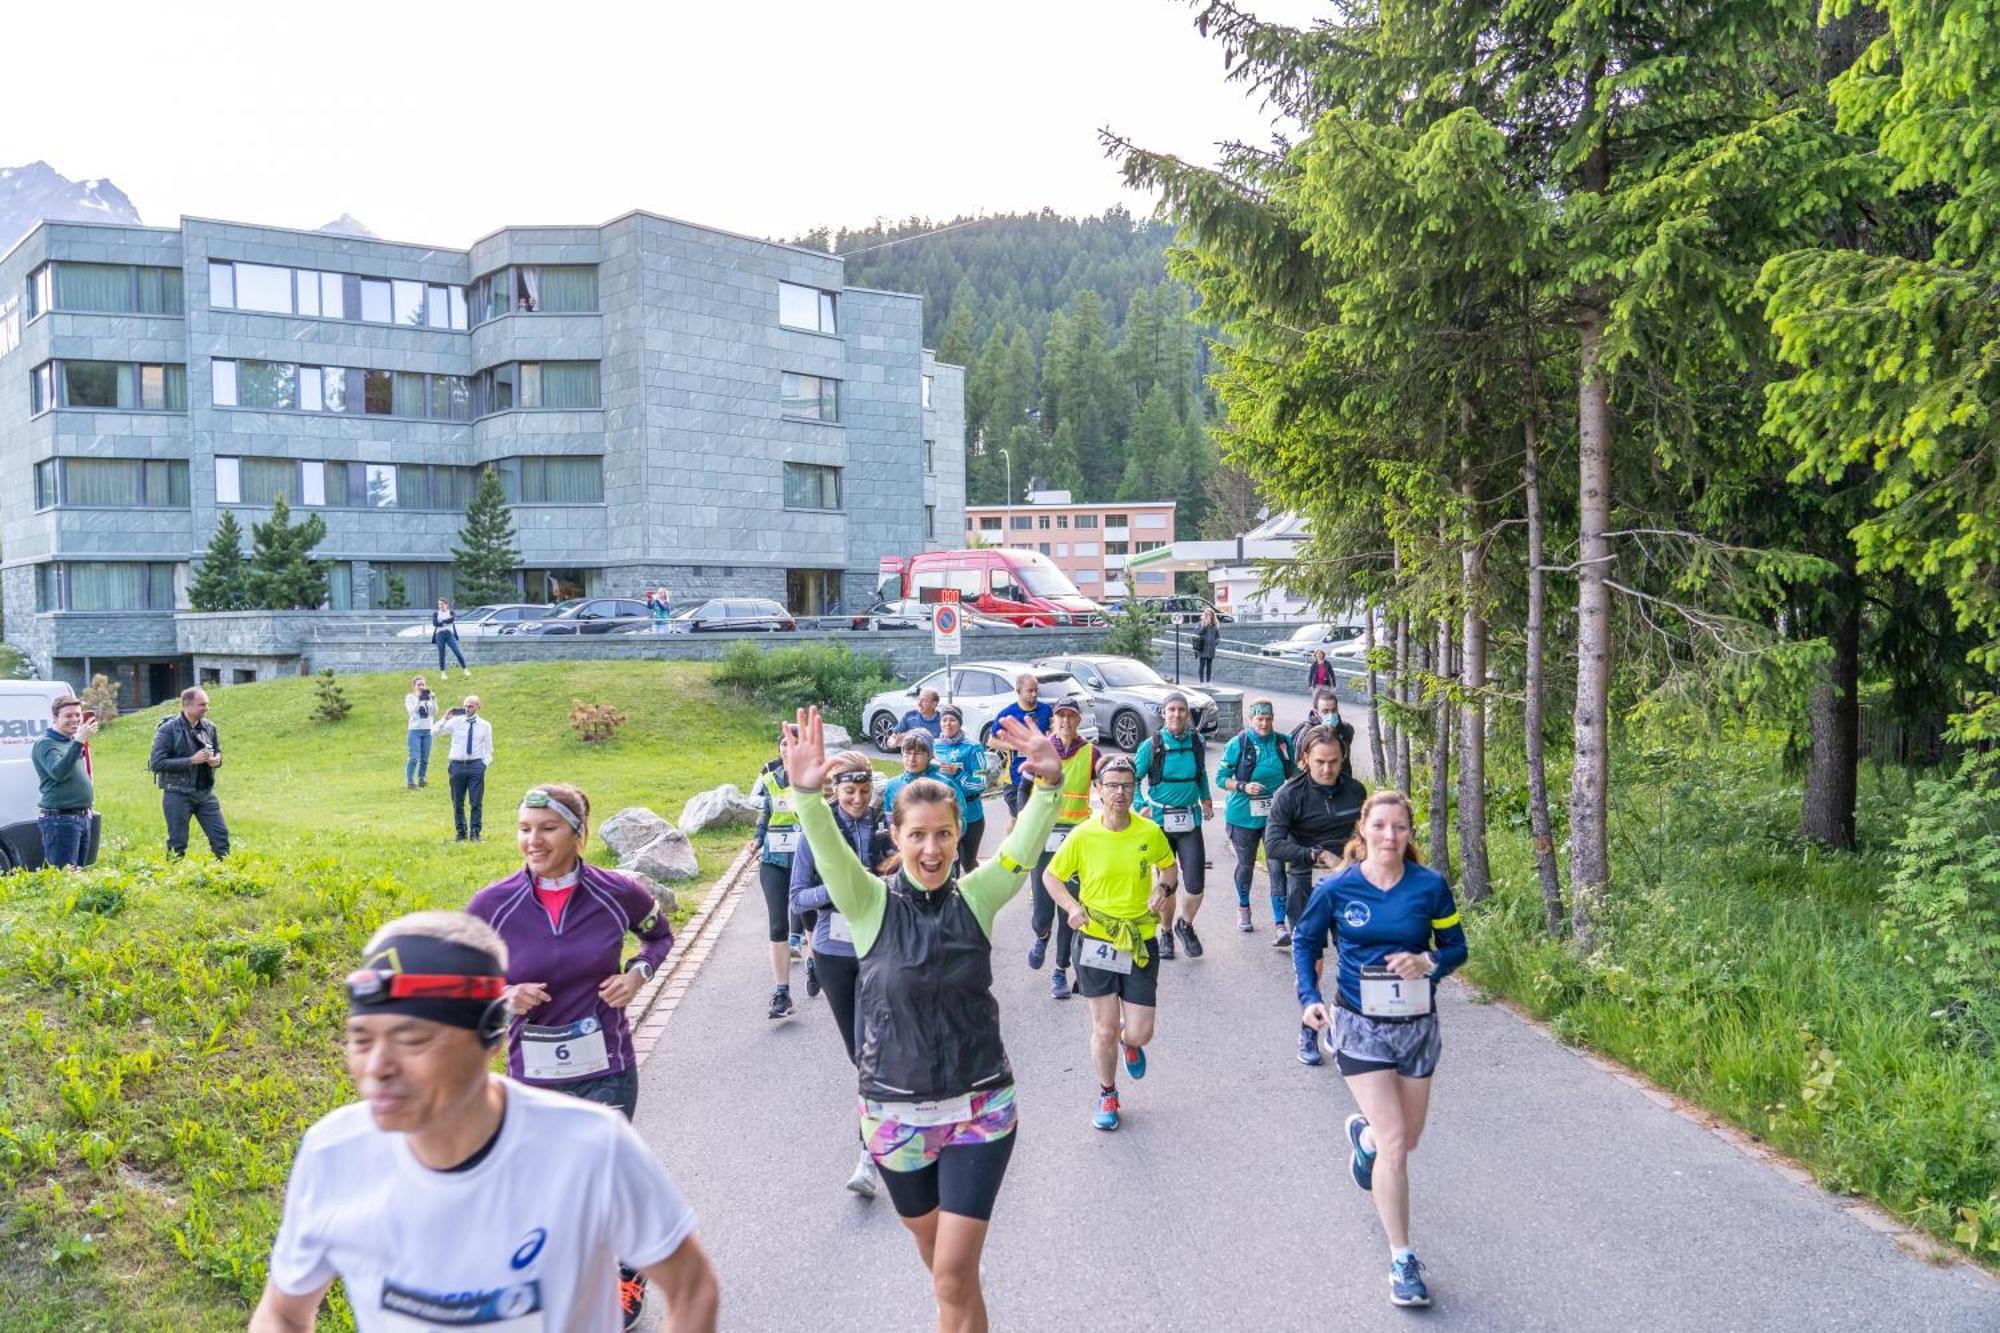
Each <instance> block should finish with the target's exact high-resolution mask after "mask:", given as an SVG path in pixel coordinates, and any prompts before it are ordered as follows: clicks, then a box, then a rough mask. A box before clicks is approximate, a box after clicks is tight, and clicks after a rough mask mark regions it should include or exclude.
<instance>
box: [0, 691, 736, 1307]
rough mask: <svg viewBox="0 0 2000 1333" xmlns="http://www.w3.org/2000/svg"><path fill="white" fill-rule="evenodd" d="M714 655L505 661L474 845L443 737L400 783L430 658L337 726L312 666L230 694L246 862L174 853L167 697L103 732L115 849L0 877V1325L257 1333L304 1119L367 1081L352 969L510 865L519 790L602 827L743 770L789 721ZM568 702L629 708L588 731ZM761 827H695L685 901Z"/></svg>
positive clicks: (233, 779)
mask: <svg viewBox="0 0 2000 1333" xmlns="http://www.w3.org/2000/svg"><path fill="white" fill-rule="evenodd" d="M708 677H709V668H707V667H704V666H698V665H692V664H661V663H636V662H635V663H602V664H584V665H575V664H553V665H547V666H526V667H497V668H493V669H491V670H486V669H482V670H481V671H480V672H479V673H478V674H477V676H476V677H474V679H473V681H472V682H467V683H468V684H475V685H476V687H477V690H478V692H479V693H480V695H481V697H482V699H483V700H484V709H485V711H484V716H485V717H486V718H487V719H488V720H490V721H491V722H492V723H493V725H494V730H495V734H496V736H497V738H498V746H497V754H496V760H495V763H494V765H493V767H492V770H491V772H490V773H489V776H488V780H487V804H486V812H487V827H488V830H489V834H488V841H486V842H485V843H483V844H481V845H479V846H477V847H472V846H469V845H465V846H461V845H455V844H453V843H452V841H451V830H452V824H451V812H450V804H449V797H448V793H447V790H446V787H445V783H444V771H443V770H444V764H443V761H442V758H441V757H440V758H439V759H438V760H437V762H436V763H434V765H433V768H432V776H431V786H430V787H429V789H427V790H425V791H421V792H407V791H405V790H404V788H403V757H404V748H403V747H404V741H403V733H404V715H403V708H402V699H403V694H404V691H405V689H406V688H407V682H408V677H407V676H403V675H395V676H388V675H376V676H358V677H345V678H343V680H342V685H343V688H344V689H345V691H346V693H347V696H348V698H349V700H350V701H351V702H352V704H353V706H354V707H353V711H352V712H351V713H350V714H349V715H348V717H347V719H346V720H345V721H344V722H341V723H339V724H338V725H334V726H327V725H323V724H318V723H314V722H311V721H309V720H308V719H309V716H310V714H311V711H312V707H313V702H314V685H313V682H311V681H309V680H287V681H281V682H273V683H269V684H263V685H245V686H236V687H233V688H230V689H227V690H218V691H216V692H215V699H214V707H213V711H212V716H213V717H214V718H215V720H216V722H217V724H218V726H219V727H220V729H221V736H222V745H223V752H224V755H225V763H224V765H223V767H222V769H221V770H220V774H219V790H220V792H221V795H222V799H223V806H224V810H225V812H226V814H227V817H228V820H229V826H230V833H231V836H232V839H233V841H234V842H235V844H236V847H237V849H238V852H239V855H237V856H235V857H232V860H231V862H230V863H229V864H228V865H226V866H218V865H216V864H215V863H213V862H212V861H211V860H210V859H209V856H208V853H207V850H206V847H205V845H204V843H203V841H202V839H201V836H200V834H199V832H198V831H194V832H193V833H192V846H193V848H194V850H193V851H192V852H191V853H190V855H189V857H188V860H187V862H186V863H184V864H182V865H179V866H173V865H169V864H167V863H166V861H165V858H164V854H163V851H162V824H161V819H160V808H159V793H158V791H157V789H156V788H155V787H154V786H153V785H152V782H151V780H150V777H149V775H148V774H147V773H146V771H145V756H146V749H147V746H148V744H149V743H150V740H151V736H152V732H153V724H154V720H155V719H156V718H157V717H158V716H160V715H161V712H162V711H164V710H155V711H154V712H152V713H149V714H146V715H140V716H132V717H127V718H123V719H121V720H120V721H119V722H118V723H116V724H115V725H114V726H113V727H111V728H110V729H109V730H107V731H106V732H105V733H104V734H103V735H102V736H100V737H99V739H98V742H97V744H96V745H95V747H94V754H95V757H96V769H97V784H98V802H99V807H100V808H101V809H102V811H103V812H104V817H105V830H106V835H105V851H104V855H103V857H102V858H101V862H100V866H99V867H98V868H97V869H95V870H93V871H92V872H89V873H88V874H86V875H83V876H64V875H61V874H57V873H51V872H44V873H40V874H36V875H22V876H12V877H8V878H5V879H0V996H4V1005H5V1012H6V1013H7V1014H8V1015H9V1016H10V1021H9V1022H8V1023H6V1024H5V1025H4V1026H0V1186H4V1187H5V1189H4V1192H0V1227H3V1228H4V1234H0V1310H5V1311H6V1314H5V1316H4V1317H0V1324H4V1326H5V1327H6V1328H8V1329H9V1330H30V1329H37V1330H39V1329H48V1330H54V1329H63V1330H73V1329H91V1328H114V1327H115V1328H118V1329H121V1330H122V1329H153V1328H160V1329H176V1330H183V1329H209V1328H215V1329H224V1328H238V1329H240V1328H241V1327H242V1326H243V1324H244V1322H245V1319H246V1312H247V1309H248V1305H247V1302H249V1301H250V1300H252V1299H254V1296H255V1293H256V1291H257V1290H258V1289H259V1287H260V1286H261V1283H262V1268H263V1256H264V1254H265V1253H266V1252H267V1250H268V1248H269V1245H270V1240H271V1236H272V1234H273V1232H274V1231H275V1228H276V1222H277V1208H278V1203H279V1200H280V1198H281V1196H282V1190H283V1182H284V1178H285V1174H286V1171H287V1170H288V1168H289V1165H290V1159H291V1154H292V1152H293V1150H294V1148H295V1147H296V1146H297V1143H298V1136H299V1134H300V1132H301V1131H302V1130H303V1129H304V1128H305V1126H306V1125H307V1124H309V1123H310V1122H311V1121H312V1120H313V1119H315V1118H316V1117H317V1116H319V1115H320V1114H321V1113H323V1112H324V1111H326V1110H327V1109H329V1108H330V1107H332V1106H334V1105H337V1104H339V1103H340V1102H341V1101H343V1100H345V1099H346V1097H347V1095H348V1094H347V1089H346V1087H345V1083H344V1079H343V1077H342V1076H341V1073H340V1067H339V1061H338V1052H337V1050H336V1048H335V1045H334V1039H335V1036H336V1034H337V1033H338V1030H339V1028H338V1025H339V1021H340V1018H341V1015H342V1014H343V1012H344V1001H343V1000H342V998H341V997H340V995H339V992H338V988H337V985H336V978H337V977H338V976H339V975H340V973H341V972H342V971H344V970H345V969H346V968H347V967H349V966H351V965H352V962H353V959H354V957H355V955H356V951H357V950H358V947H359V945H360V943H361V941H362V940H364V939H365V938H366V936H367V935H368V933H369V932H370V931H371V930H372V929H373V928H374V927H375V926H376V925H377V924H379V923H380V922H381V921H382V920H384V919H386V918H387V917H389V916H391V915H393V914H394V913H397V912H400V911H403V910H408V909H412V908H415V907H427V906H446V907H457V906H462V905H463V904H464V903H465V901H466V899H467V898H469V897H470V896H471V895H472V893H473V892H474V891H475V890H477V889H478V888H479V887H480V886H481V885H483V884H486V883H488V882H490V881H491V880H493V879H495V878H498V877H500V876H501V875H504V874H506V873H508V872H510V871H511V870H512V869H513V868H514V867H515V866H516V865H517V864H518V862H517V860H516V857H515V853H514V849H513V838H512V824H513V810H514V800H515V798H516V797H517V796H518V794H519V792H521V791H522V790H524V789H525V788H527V787H528V786H530V785H532V784H533V783H535V782H546V781H571V782H576V783H578V784H579V785H580V786H582V787H583V788H584V790H585V791H586V792H588V793H589V795H590V797H591V801H592V804H593V807H594V809H595V811H596V817H597V820H598V821H599V822H601V821H602V820H603V819H604V818H606V817H607V816H609V815H610V814H612V813H614V812H615V811H617V810H619V809H621V808H623V807H625V806H628V805H644V806H649V807H651V808H652V809H654V810H656V811H658V812H660V813H661V814H663V815H665V816H666V817H668V818H670V819H671V818H673V817H674V816H676V815H677V814H678V813H679V811H680V806H681V803H682V802H683V801H685V800H686V799H687V798H688V797H689V796H690V795H692V794H694V793H695V792H697V791H700V790H703V789H705V788H707V787H711V786H714V785H716V784H718V783H721V782H735V783H736V784H737V785H739V786H741V787H745V788H747V787H748V786H749V784H750V781H751V779H752V778H753V777H754V776H755V773H756V771H757V768H758V766H759V765H760V764H761V763H762V762H763V760H764V759H765V758H766V757H767V756H768V755H769V753H770V752H771V749H772V746H771V744H770V737H771V735H772V730H771V726H770V724H769V722H768V721H766V720H764V719H761V718H759V717H758V716H757V715H756V714H755V713H754V712H753V711H752V710H749V709H745V708H743V707H742V706H741V705H739V704H737V703H736V702H735V701H733V700H730V699H725V698H724V697H722V696H721V695H719V694H718V693H717V692H716V691H715V689H714V688H713V687H712V686H711V685H710V684H709V679H708ZM451 685H452V686H453V687H458V688H459V689H461V690H462V688H463V687H462V686H461V684H460V681H459V679H458V678H457V677H454V678H453V680H452V682H451ZM447 697H452V698H456V697H458V696H457V695H448V696H447ZM572 699H582V700H585V701H588V702H593V703H597V702H604V703H611V704H615V705H616V706H618V707H620V708H622V709H623V710H624V711H625V713H626V714H627V717H628V718H629V721H628V722H627V723H626V725H625V727H624V728H623V729H622V730H621V731H620V732H619V733H618V736H617V738H616V739H615V740H614V741H612V742H611V743H610V744H609V745H604V746H589V747H586V746H585V745H583V744H582V743H581V742H580V741H578V740H577V739H576V737H575V734H574V733H573V732H571V731H570V729H569V727H568V716H569V710H570V704H571V701H572ZM742 837H743V830H741V829H738V830H735V831H725V832H717V833H708V834H703V835H700V836H698V837H697V838H696V839H695V847H696V850H697V852H698V853H699V855H700V857H701V863H702V868H703V870H704V872H705V878H704V880H703V881H701V882H699V883H697V884H695V885H692V886H683V889H682V894H681V897H682V915H683V916H685V915H686V913H687V912H688V911H689V910H690V908H691V906H692V904H693V902H694V901H696V900H697V899H698V897H699V893H700V890H701V888H702V887H703V886H704V885H705V884H706V883H707V881H708V880H709V879H712V877H713V876H714V875H716V874H717V873H719V872H720V871H721V870H722V869H723V868H724V867H725V866H726V865H727V864H728V861H729V858H730V857H731V856H732V855H733V854H734V852H735V850H736V848H737V847H739V846H740V845H741V842H742ZM594 846H595V844H594ZM595 849H596V853H597V855H598V857H599V858H600V859H603V857H604V852H603V849H602V848H601V847H596V848H595ZM328 1326H332V1327H343V1326H345V1320H344V1317H340V1318H336V1319H335V1320H334V1321H331V1324H330V1325H329V1323H327V1322H323V1323H322V1327H328Z"/></svg>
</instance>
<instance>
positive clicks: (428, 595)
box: [368, 560, 453, 607]
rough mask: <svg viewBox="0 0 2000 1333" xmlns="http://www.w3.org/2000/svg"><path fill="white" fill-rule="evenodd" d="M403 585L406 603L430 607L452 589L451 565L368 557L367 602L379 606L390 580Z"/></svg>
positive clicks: (385, 597)
mask: <svg viewBox="0 0 2000 1333" xmlns="http://www.w3.org/2000/svg"><path fill="white" fill-rule="evenodd" d="M391 577H394V578H395V579H397V580H398V581H399V582H401V583H402V585H403V598H404V603H405V605H408V606H415V607H425V606H430V605H431V604H432V603H434V602H436V601H437V599H438V598H440V597H450V596H451V595H452V590H453V577H452V567H451V565H450V564H449V563H441V562H432V561H424V562H417V561H400V560H371V561H369V562H368V604H369V605H370V606H382V605H383V604H384V603H386V602H387V601H388V600H389V580H390V578H391Z"/></svg>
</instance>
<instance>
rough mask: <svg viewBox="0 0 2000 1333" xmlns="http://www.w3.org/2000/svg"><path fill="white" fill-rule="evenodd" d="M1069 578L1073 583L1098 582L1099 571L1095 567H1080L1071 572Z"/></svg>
mask: <svg viewBox="0 0 2000 1333" xmlns="http://www.w3.org/2000/svg"><path fill="white" fill-rule="evenodd" d="M1069 578H1070V582H1072V583H1095V582H1097V571H1096V570H1094V569H1079V570H1076V571H1074V572H1073V573H1071V574H1070V576H1069Z"/></svg>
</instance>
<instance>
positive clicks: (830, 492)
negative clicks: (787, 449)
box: [785, 463, 840, 509]
mask: <svg viewBox="0 0 2000 1333" xmlns="http://www.w3.org/2000/svg"><path fill="white" fill-rule="evenodd" d="M785 508H787V509H838V508H840V469H839V468H837V467H821V466H819V465H817V464H814V463H787V464H785Z"/></svg>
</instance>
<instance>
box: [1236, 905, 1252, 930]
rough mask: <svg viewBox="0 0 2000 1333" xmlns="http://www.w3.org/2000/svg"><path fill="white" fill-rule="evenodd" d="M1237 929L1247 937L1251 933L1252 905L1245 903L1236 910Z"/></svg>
mask: <svg viewBox="0 0 2000 1333" xmlns="http://www.w3.org/2000/svg"><path fill="white" fill-rule="evenodd" d="M1236 928H1237V929H1238V930H1240V931H1242V932H1243V933H1244V934H1245V935H1248V934H1249V933H1250V931H1251V925H1250V904H1248V903H1245V904H1243V905H1242V906H1241V907H1239V908H1237V909H1236Z"/></svg>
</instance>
